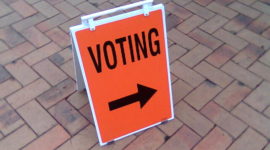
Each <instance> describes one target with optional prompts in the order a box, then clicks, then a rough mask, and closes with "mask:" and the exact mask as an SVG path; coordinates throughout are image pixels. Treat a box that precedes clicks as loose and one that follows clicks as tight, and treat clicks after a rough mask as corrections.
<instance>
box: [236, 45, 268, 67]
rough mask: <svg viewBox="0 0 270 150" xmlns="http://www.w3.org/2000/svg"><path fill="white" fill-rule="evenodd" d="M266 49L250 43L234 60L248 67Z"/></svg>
mask: <svg viewBox="0 0 270 150" xmlns="http://www.w3.org/2000/svg"><path fill="white" fill-rule="evenodd" d="M264 52H265V51H264V50H263V49H261V48H259V47H257V46H255V45H252V44H249V45H248V46H247V47H246V48H244V49H243V50H242V51H241V52H240V53H238V54H237V55H236V56H235V57H234V58H233V59H232V60H233V61H234V62H235V63H237V64H238V65H240V66H242V67H245V68H247V67H248V66H249V65H251V64H252V63H253V62H254V61H256V59H257V58H258V57H260V56H261V55H262V54H263V53H264Z"/></svg>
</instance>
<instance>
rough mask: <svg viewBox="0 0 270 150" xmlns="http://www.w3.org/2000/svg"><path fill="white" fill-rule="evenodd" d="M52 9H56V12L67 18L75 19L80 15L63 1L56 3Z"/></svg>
mask: <svg viewBox="0 0 270 150" xmlns="http://www.w3.org/2000/svg"><path fill="white" fill-rule="evenodd" d="M54 7H56V8H57V9H58V10H60V11H61V12H62V13H63V14H64V15H66V16H68V17H69V18H73V17H76V16H78V15H79V14H80V13H81V12H80V11H79V10H78V9H77V8H75V7H73V6H72V5H70V4H69V3H68V2H65V1H63V2H60V3H57V4H56V5H54Z"/></svg>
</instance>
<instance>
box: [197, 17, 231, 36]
mask: <svg viewBox="0 0 270 150" xmlns="http://www.w3.org/2000/svg"><path fill="white" fill-rule="evenodd" d="M227 21H228V19H226V18H224V17H222V16H219V15H215V16H214V17H212V18H211V19H209V20H208V21H207V22H205V23H204V24H202V25H201V26H200V28H201V29H203V30H204V31H206V32H208V33H213V32H215V31H216V30H217V29H219V28H220V27H222V26H223V25H224V24H225V23H226V22H227Z"/></svg>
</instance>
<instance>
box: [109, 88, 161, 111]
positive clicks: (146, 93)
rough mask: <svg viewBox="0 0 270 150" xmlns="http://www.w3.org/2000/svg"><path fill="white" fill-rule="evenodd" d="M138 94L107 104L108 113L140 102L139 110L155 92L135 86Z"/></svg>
mask: <svg viewBox="0 0 270 150" xmlns="http://www.w3.org/2000/svg"><path fill="white" fill-rule="evenodd" d="M137 88H138V92H137V93H135V94H131V95H128V96H126V97H123V98H120V99H117V100H114V101H111V102H109V109H110V111H112V110H115V109H118V108H121V107H124V106H126V105H129V104H132V103H135V102H140V106H141V108H143V106H144V105H145V104H146V103H147V102H148V101H149V100H150V98H151V97H152V96H153V95H154V94H155V93H156V91H157V90H155V89H152V88H149V87H146V86H143V85H141V84H137Z"/></svg>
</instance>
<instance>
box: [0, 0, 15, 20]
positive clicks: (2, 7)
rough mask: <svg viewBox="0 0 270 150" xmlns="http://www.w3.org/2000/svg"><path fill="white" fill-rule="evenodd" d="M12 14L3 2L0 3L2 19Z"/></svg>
mask: <svg viewBox="0 0 270 150" xmlns="http://www.w3.org/2000/svg"><path fill="white" fill-rule="evenodd" d="M10 12H12V10H11V9H10V8H9V7H8V6H7V5H6V4H5V3H3V2H2V1H1V2H0V17H2V16H4V15H6V14H8V13H10Z"/></svg>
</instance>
